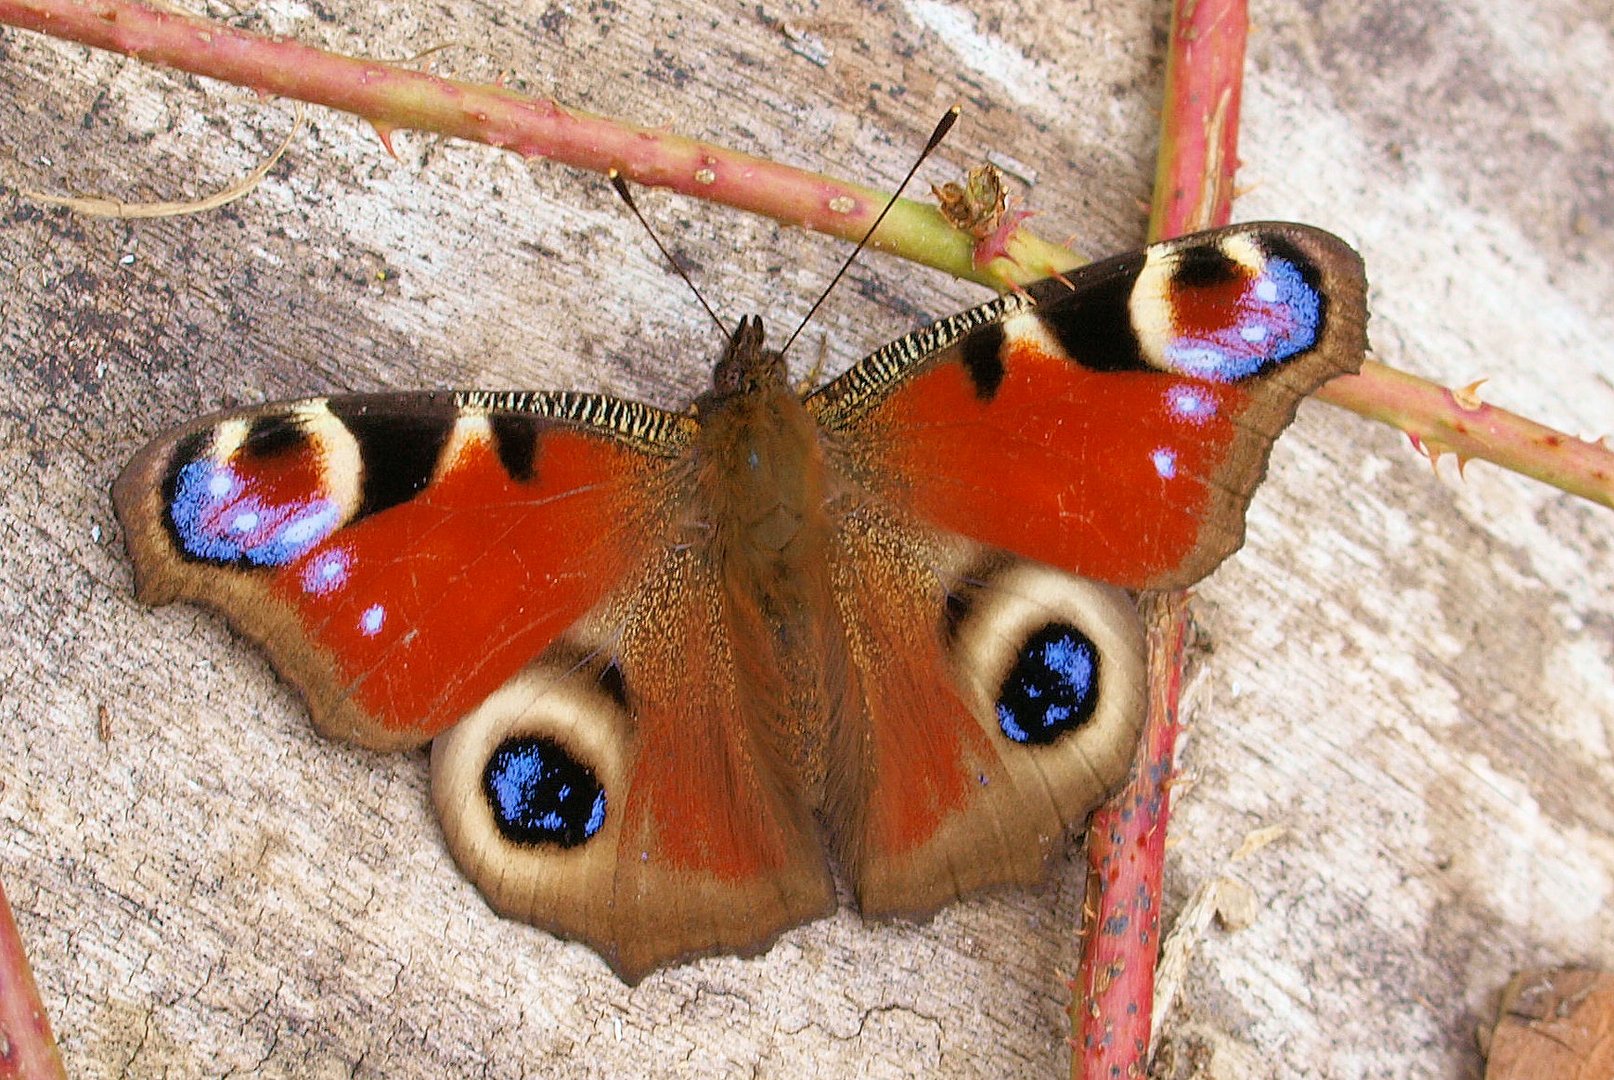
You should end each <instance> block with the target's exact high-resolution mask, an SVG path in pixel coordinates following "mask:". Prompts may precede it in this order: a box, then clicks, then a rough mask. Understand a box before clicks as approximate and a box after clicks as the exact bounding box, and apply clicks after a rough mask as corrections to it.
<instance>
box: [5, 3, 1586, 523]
mask: <svg viewBox="0 0 1614 1080" xmlns="http://www.w3.org/2000/svg"><path fill="white" fill-rule="evenodd" d="M1210 8H1212V9H1214V10H1213V11H1212V12H1211V16H1212V17H1209V18H1205V17H1198V16H1196V18H1195V19H1194V20H1193V21H1194V22H1195V29H1194V30H1193V31H1192V33H1193V35H1194V36H1192V37H1188V38H1178V37H1174V38H1173V42H1174V45H1173V51H1174V53H1177V52H1180V53H1182V54H1183V55H1184V56H1186V57H1187V58H1188V61H1189V62H1188V63H1186V64H1184V63H1182V62H1181V61H1175V62H1176V63H1177V71H1178V72H1179V73H1182V72H1186V73H1188V75H1189V76H1191V77H1189V78H1184V77H1183V76H1182V75H1181V74H1178V75H1177V76H1176V77H1175V81H1174V83H1173V87H1174V89H1173V90H1172V94H1173V95H1174V96H1173V98H1172V99H1171V100H1169V101H1168V102H1167V108H1166V111H1165V119H1166V125H1167V130H1166V135H1165V140H1164V141H1165V143H1166V145H1174V146H1177V147H1179V148H1180V151H1181V153H1182V154H1184V155H1189V156H1190V157H1192V158H1193V160H1192V162H1191V164H1192V169H1193V170H1214V171H1215V172H1216V174H1217V175H1219V176H1223V177H1226V176H1230V175H1231V170H1232V166H1233V163H1234V144H1233V142H1232V141H1231V138H1230V136H1231V135H1232V134H1233V132H1235V131H1236V124H1233V123H1232V118H1233V117H1235V116H1236V115H1237V109H1238V90H1237V87H1236V85H1229V84H1228V82H1227V80H1226V79H1225V77H1223V76H1216V77H1215V78H1211V79H1201V78H1199V76H1198V75H1197V73H1199V72H1210V73H1212V74H1213V75H1215V65H1217V64H1221V63H1223V62H1224V61H1223V60H1222V59H1220V57H1222V55H1223V54H1222V53H1221V52H1220V51H1219V50H1217V49H1215V48H1209V47H1207V45H1206V43H1207V42H1210V41H1213V40H1215V39H1214V37H1213V36H1212V35H1213V34H1214V32H1215V30H1216V25H1215V21H1214V20H1215V18H1222V17H1225V15H1224V14H1222V12H1223V11H1224V10H1225V5H1223V6H1217V5H1214V4H1213V5H1210ZM0 25H11V26H17V27H22V28H25V29H30V30H37V31H39V32H41V33H45V34H50V35H52V36H54V37H58V38H62V39H65V40H69V41H77V42H81V43H83V44H86V45H92V46H95V47H98V48H104V49H109V50H112V51H114V52H121V53H124V54H126V55H130V56H134V57H137V58H139V59H142V60H146V61H149V62H152V63H157V64H163V65H166V66H168V67H172V68H176V69H178V70H181V71H187V72H190V73H192V74H195V75H202V76H207V77H210V78H216V79H222V80H225V81H228V82H233V83H236V84H239V85H241V86H247V87H252V88H254V89H257V90H259V91H262V92H263V93H266V94H281V95H285V96H288V97H293V98H297V99H300V100H303V101H308V102H312V103H316V104H323V105H328V106H330V107H332V108H337V109H344V110H347V111H349V112H352V113H354V114H356V115H358V116H361V117H363V118H365V119H367V120H369V121H370V123H372V124H373V125H375V127H376V129H377V131H379V132H381V133H382V134H383V137H384V138H390V136H391V133H392V132H395V131H398V130H403V129H417V130H422V131H430V132H437V133H441V134H446V135H452V136H456V137H459V138H464V139H468V140H472V141H478V142H484V143H488V144H490V145H493V146H502V147H506V148H509V149H511V150H515V151H517V152H519V153H522V154H526V155H534V156H542V157H547V158H550V159H552V160H555V161H560V162H565V163H568V164H571V165H576V166H580V167H582V168H590V169H597V170H602V171H603V170H605V169H608V168H613V167H614V168H617V169H619V170H620V171H621V172H622V174H623V175H624V176H626V177H628V178H629V179H630V180H634V181H636V182H638V183H642V184H649V185H659V186H663V187H669V188H672V189H674V190H676V191H679V192H682V193H684V194H688V195H693V196H695V197H697V198H703V199H709V200H712V201H714V202H721V203H726V204H728V205H731V206H735V207H738V208H740V209H744V210H751V211H753V212H756V213H760V214H765V215H767V216H769V217H772V218H774V219H775V220H777V221H781V222H785V223H787V224H798V225H804V226H807V227H809V228H813V229H818V230H820V231H823V232H828V233H832V234H834V235H836V236H841V237H845V238H847V239H856V238H858V237H860V236H861V235H862V233H863V231H864V230H865V229H866V228H867V227H868V224H869V222H870V221H871V220H872V215H873V214H874V212H875V208H876V207H877V205H878V204H879V202H880V200H881V199H882V198H883V197H882V196H880V195H878V194H877V193H875V192H873V191H871V190H870V189H868V188H865V187H861V186H859V185H856V184H849V183H846V182H844V181H839V180H835V179H833V178H830V177H826V176H821V175H818V174H814V173H808V172H803V171H801V170H797V169H791V168H787V167H785V166H782V165H776V164H774V163H772V162H768V161H764V160H762V159H759V158H756V157H752V156H750V155H747V154H740V153H736V152H734V151H731V150H726V149H723V148H721V147H717V146H713V145H711V144H709V143H703V142H699V141H697V140H693V139H685V138H681V137H679V136H676V135H672V134H670V133H668V132H665V131H658V130H654V129H650V128H643V127H636V126H634V125H631V124H624V123H621V122H619V121H614V120H610V119H606V118H604V117H599V116H594V115H592V114H589V113H586V112H581V111H579V110H575V109H568V108H565V107H563V106H562V105H560V104H559V103H557V102H555V101H553V100H549V99H543V98H532V97H525V96H523V95H520V94H516V93H514V92H512V91H508V90H504V89H501V88H496V87H482V86H475V85H471V84H467V83H461V82H455V81H453V80H450V79H442V78H438V77H436V76H432V75H426V74H423V73H420V72H417V71H413V70H409V69H407V68H400V67H396V66H393V65H389V64H384V63H381V62H378V61H372V60H363V59H355V58H353V57H346V56H339V55H336V54H333V53H328V52H324V51H321V50H318V49H314V48H310V47H309V46H306V45H300V44H298V43H296V42H291V41H286V40H283V39H274V38H268V37H262V36H260V35H256V34H249V33H245V32H243V31H240V30H234V29H231V28H229V27H227V26H224V25H222V24H219V23H212V22H207V21H205V20H201V19H193V18H187V17H184V16H179V15H173V14H169V13H166V12H158V11H154V10H152V9H150V8H147V7H144V6H142V5H141V4H138V3H135V2H132V0H0ZM1235 82H1236V81H1235ZM1188 106H1193V107H1194V108H1195V109H1196V110H1198V113H1199V115H1201V117H1202V118H1204V119H1205V122H1206V124H1208V125H1209V127H1208V128H1205V127H1203V126H1202V127H1200V128H1198V129H1195V128H1193V127H1192V126H1190V127H1189V128H1187V129H1184V130H1183V134H1182V136H1181V137H1179V136H1178V135H1177V134H1176V129H1175V128H1173V127H1172V125H1174V124H1179V123H1180V121H1179V120H1177V119H1174V118H1175V117H1179V116H1183V115H1186V114H1185V113H1184V112H1183V111H1182V110H1183V109H1184V108H1186V107H1188ZM1207 131H1208V132H1209V133H1210V134H1209V135H1207V134H1206V133H1205V132H1207ZM1169 159H1170V155H1163V156H1162V165H1161V167H1162V168H1167V167H1168V166H1167V162H1168V160H1169ZM1190 174H1191V170H1188V169H1183V168H1177V169H1176V170H1175V171H1174V172H1172V173H1171V174H1169V175H1168V174H1162V175H1161V178H1160V181H1159V185H1158V186H1159V189H1160V190H1161V191H1162V192H1163V196H1162V198H1161V199H1159V200H1157V201H1156V207H1157V209H1156V221H1155V232H1156V234H1157V235H1165V234H1166V233H1168V232H1174V231H1178V225H1180V223H1181V222H1183V221H1188V220H1204V221H1220V220H1224V216H1223V212H1222V207H1224V206H1225V204H1226V202H1227V200H1228V199H1229V198H1230V195H1231V187H1230V181H1219V182H1217V183H1215V184H1212V185H1209V186H1204V185H1200V186H1196V185H1194V184H1192V183H1183V182H1181V181H1183V180H1184V179H1185V178H1187V179H1192V177H1191V175H1190ZM1168 184H1169V185H1171V186H1169V187H1168V186H1166V185H1168ZM1203 215H1208V216H1203ZM1173 222H1176V223H1177V224H1173ZM874 246H875V247H876V248H877V249H880V250H886V251H890V252H892V253H895V254H898V255H900V256H901V257H903V258H905V259H909V260H912V261H915V262H919V263H923V264H925V265H927V266H933V267H935V268H937V269H939V270H943V271H945V272H947V273H950V274H953V275H954V276H956V277H961V278H970V279H973V280H975V281H979V282H981V283H983V284H986V285H990V286H993V287H995V288H1002V287H1003V286H1004V285H1005V284H1007V283H1011V282H1012V283H1015V284H1024V283H1026V282H1029V281H1032V280H1035V279H1036V278H1039V277H1045V276H1047V275H1048V274H1049V273H1051V272H1054V271H1058V270H1068V269H1070V268H1071V267H1074V266H1076V265H1079V263H1080V261H1081V260H1080V259H1079V258H1078V257H1077V256H1076V255H1074V254H1073V253H1071V252H1070V251H1068V250H1066V249H1064V248H1061V247H1060V246H1058V245H1057V244H1053V243H1051V242H1049V241H1047V240H1044V239H1042V238H1041V237H1038V236H1036V235H1035V234H1034V233H1032V232H1030V231H1029V230H1027V229H1024V228H1021V229H1018V230H1016V231H1015V232H1014V234H1013V236H1012V238H1011V239H1010V241H1009V254H1010V256H1012V258H1003V259H997V260H994V261H993V262H991V263H989V264H987V265H986V266H984V267H977V266H975V265H974V261H973V257H974V245H973V244H972V243H971V241H970V238H969V237H967V236H965V235H964V234H962V233H960V232H958V231H956V230H954V229H951V228H949V227H948V226H947V224H946V223H945V222H944V221H943V220H942V218H941V216H940V214H939V213H937V211H936V210H935V208H934V207H929V206H923V205H921V204H919V203H915V202H912V201H910V200H903V201H901V202H900V203H899V204H898V205H897V207H896V208H895V209H894V210H893V211H892V213H891V215H890V216H889V217H888V218H887V219H886V221H885V224H883V225H882V226H881V227H880V231H879V233H878V234H877V236H876V239H875V243H874ZM1363 379H1364V381H1362V382H1359V383H1358V384H1357V388H1356V390H1355V392H1353V393H1351V394H1348V395H1347V394H1344V393H1340V394H1333V393H1325V394H1323V395H1320V396H1322V397H1323V398H1324V399H1325V400H1330V401H1335V402H1337V403H1341V404H1346V403H1348V405H1347V407H1351V408H1355V409H1357V410H1358V411H1361V412H1363V413H1364V414H1366V415H1372V416H1376V417H1385V416H1389V415H1392V414H1393V415H1394V417H1395V422H1396V423H1398V424H1400V425H1401V426H1402V428H1403V429H1404V430H1405V431H1406V432H1407V433H1408V434H1409V435H1410V436H1412V437H1413V438H1414V439H1415V440H1421V441H1422V442H1423V443H1424V444H1436V443H1439V442H1440V433H1441V432H1442V431H1443V430H1445V429H1447V428H1449V427H1450V426H1451V424H1450V421H1451V409H1450V403H1449V401H1447V400H1445V399H1442V398H1441V397H1440V396H1439V395H1427V394H1426V395H1416V396H1415V397H1411V398H1409V396H1408V395H1405V394H1397V393H1396V392H1395V391H1394V390H1393V389H1392V388H1390V387H1389V386H1388V385H1387V384H1386V383H1385V381H1384V380H1379V379H1376V378H1374V377H1373V375H1371V374H1369V375H1366V376H1364V377H1363ZM1381 394H1383V395H1385V397H1384V399H1383V400H1380V395H1381ZM1390 397H1395V398H1396V403H1395V404H1394V405H1392V404H1391V402H1390V400H1389V399H1390ZM1414 407H1415V408H1416V409H1428V410H1430V411H1428V412H1420V411H1410V410H1411V409H1412V408H1414ZM1526 428H1534V425H1529V424H1528V423H1527V422H1525V421H1518V422H1516V423H1509V422H1501V421H1499V422H1497V423H1494V424H1489V425H1486V426H1484V428H1483V432H1484V433H1483V434H1481V429H1479V428H1472V429H1471V433H1472V434H1471V437H1472V438H1475V439H1487V440H1488V439H1493V438H1494V439H1495V440H1497V442H1496V443H1494V444H1493V443H1489V442H1487V443H1486V444H1485V446H1484V447H1483V448H1482V449H1483V451H1484V452H1476V453H1473V454H1467V453H1466V451H1465V455H1466V456H1474V457H1486V458H1489V459H1490V460H1493V461H1497V462H1499V463H1503V464H1507V465H1508V466H1509V467H1512V468H1517V469H1518V470H1519V471H1521V472H1524V473H1526V474H1527V475H1530V476H1536V477H1541V478H1544V479H1547V480H1548V482H1554V483H1560V484H1561V486H1563V487H1564V488H1565V489H1566V490H1572V491H1575V492H1576V493H1577V494H1587V495H1588V497H1590V498H1593V499H1597V500H1598V501H1601V502H1605V503H1610V502H1614V484H1611V483H1610V482H1609V481H1608V480H1607V476H1608V474H1609V472H1610V471H1614V455H1610V454H1609V453H1608V452H1607V451H1606V450H1602V449H1600V448H1597V447H1595V446H1592V445H1591V444H1587V446H1583V447H1582V448H1580V449H1578V450H1577V451H1576V452H1575V453H1564V452H1561V451H1560V450H1558V449H1557V447H1555V446H1552V445H1551V444H1550V441H1549V440H1547V439H1544V438H1537V437H1535V436H1534V435H1530V436H1524V435H1521V434H1520V432H1522V431H1524V430H1525V429H1526ZM1551 434H1554V435H1557V433H1551ZM1557 437H1558V438H1559V439H1560V440H1567V438H1568V437H1567V436H1563V435H1557ZM1587 447H1590V448H1589V449H1588V448H1587ZM1558 477H1563V478H1565V479H1564V480H1562V481H1561V482H1560V481H1559V480H1557V479H1554V478H1558Z"/></svg>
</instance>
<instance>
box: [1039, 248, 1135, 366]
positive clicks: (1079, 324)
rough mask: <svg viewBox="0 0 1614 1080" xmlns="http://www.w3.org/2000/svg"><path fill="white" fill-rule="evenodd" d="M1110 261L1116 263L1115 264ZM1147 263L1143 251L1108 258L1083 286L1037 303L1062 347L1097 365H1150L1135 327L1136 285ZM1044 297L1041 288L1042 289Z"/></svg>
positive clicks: (1083, 361) (1079, 359) (1074, 357)
mask: <svg viewBox="0 0 1614 1080" xmlns="http://www.w3.org/2000/svg"><path fill="white" fill-rule="evenodd" d="M1110 263H1114V265H1113V266H1111V265H1110ZM1142 269H1143V256H1141V255H1129V256H1125V257H1123V258H1120V259H1114V260H1108V261H1107V262H1106V263H1104V264H1101V265H1099V266H1097V267H1095V270H1096V271H1097V272H1095V273H1093V274H1091V275H1084V276H1083V279H1082V282H1081V285H1082V287H1081V288H1080V289H1078V290H1077V291H1076V292H1071V291H1070V290H1068V289H1066V288H1065V287H1064V286H1063V285H1060V286H1059V288H1060V289H1062V290H1063V294H1062V295H1057V294H1056V295H1053V296H1051V297H1050V298H1049V299H1048V300H1047V301H1046V302H1045V303H1044V304H1043V305H1042V306H1040V307H1038V308H1037V316H1038V317H1039V318H1041V319H1042V321H1043V325H1045V326H1046V327H1047V328H1048V329H1049V331H1050V332H1052V333H1053V335H1054V338H1055V339H1056V340H1057V341H1058V342H1059V345H1060V348H1062V349H1064V350H1065V354H1066V355H1067V356H1069V357H1070V358H1071V359H1072V360H1074V361H1075V362H1076V363H1078V364H1081V365H1082V366H1083V367H1085V368H1090V369H1091V370H1093V371H1148V370H1151V369H1150V367H1149V365H1148V363H1147V362H1146V361H1145V360H1144V359H1143V352H1142V350H1141V348H1140V347H1139V345H1138V335H1137V333H1136V332H1135V331H1134V330H1133V329H1132V310H1131V301H1132V286H1133V285H1135V284H1136V283H1137V280H1138V273H1139V272H1140V271H1141V270H1142ZM1039 298H1040V294H1039Z"/></svg>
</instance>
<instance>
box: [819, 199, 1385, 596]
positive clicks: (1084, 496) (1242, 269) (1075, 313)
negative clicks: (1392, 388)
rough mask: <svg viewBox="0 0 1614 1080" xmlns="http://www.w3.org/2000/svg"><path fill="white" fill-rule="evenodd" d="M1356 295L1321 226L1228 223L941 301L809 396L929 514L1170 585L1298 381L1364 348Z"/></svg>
mask: <svg viewBox="0 0 1614 1080" xmlns="http://www.w3.org/2000/svg"><path fill="white" fill-rule="evenodd" d="M1365 304H1366V283H1365V279H1364V277H1363V273H1362V264H1361V259H1360V257H1359V256H1358V255H1357V254H1356V253H1355V252H1354V251H1352V250H1351V249H1350V248H1349V247H1348V246H1346V245H1345V244H1344V243H1343V242H1342V241H1340V240H1339V239H1337V238H1336V237H1334V236H1332V235H1330V234H1328V233H1325V232H1322V231H1320V230H1317V229H1311V228H1307V227H1305V226H1301V225H1289V224H1272V223H1267V224H1253V225H1238V226H1233V227H1231V228H1227V229H1221V230H1217V231H1215V232H1210V233H1201V234H1198V235H1195V236H1191V237H1185V238H1183V239H1181V240H1174V241H1169V242H1167V243H1163V244H1156V245H1154V246H1153V247H1150V248H1147V249H1145V250H1144V251H1141V252H1136V253H1133V254H1130V255H1122V256H1117V257H1116V258H1113V259H1106V260H1104V261H1102V262H1097V263H1093V264H1091V265H1089V266H1086V267H1083V268H1082V269H1080V270H1077V271H1074V272H1073V273H1071V274H1069V275H1067V277H1066V278H1065V279H1060V278H1050V279H1047V280H1044V281H1041V282H1037V283H1035V284H1033V285H1031V286H1028V288H1027V289H1026V291H1025V292H1024V293H1015V294H1009V295H1007V296H1004V297H1001V298H999V299H998V300H995V301H993V302H991V303H989V304H986V305H983V306H981V307H979V308H975V309H973V310H971V311H967V312H964V313H963V314H960V315H957V316H954V317H953V318H950V319H945V320H943V321H941V322H939V323H936V324H935V325H933V326H931V327H929V328H927V329H925V330H922V331H919V332H918V333H915V334H910V335H909V336H908V337H905V338H902V339H899V340H898V341H896V342H893V343H892V344H891V345H888V346H886V347H885V348H884V349H881V350H880V351H878V352H876V353H874V354H873V355H871V356H870V357H868V358H867V359H865V360H863V361H862V362H860V363H859V364H857V365H856V366H854V367H853V368H851V369H850V370H849V371H847V372H846V373H845V374H844V375H842V376H840V377H839V378H837V379H835V380H834V381H832V382H830V383H829V384H828V385H826V386H825V387H823V388H822V389H820V390H818V391H817V392H815V393H813V394H812V395H810V396H809V397H808V400H807V404H808V409H809V411H811V412H812V413H813V414H814V415H815V416H816V417H817V418H818V419H819V421H820V422H821V423H822V424H823V425H824V427H825V428H826V429H827V431H828V432H829V433H830V436H829V438H830V439H831V444H832V447H833V451H832V452H833V453H834V454H835V456H836V457H837V458H838V460H839V462H840V465H841V467H842V468H843V469H845V470H846V471H847V472H848V473H849V474H850V475H852V476H854V477H856V478H857V480H858V482H859V483H860V484H862V485H863V486H865V487H866V488H868V489H869V490H871V491H874V492H878V493H880V494H881V495H882V496H883V497H886V498H889V499H891V500H892V501H894V502H897V503H899V504H901V505H903V506H905V507H906V508H908V509H909V510H911V511H912V512H913V513H914V514H915V515H916V516H918V517H919V518H921V519H923V520H925V521H928V522H930V523H931V524H933V525H935V526H938V527H940V528H944V529H948V530H951V531H954V532H958V533H962V534H964V535H966V536H969V537H972V538H973V539H976V540H978V541H982V542H985V543H988V544H993V545H995V546H999V547H1003V548H1007V549H1009V550H1011V551H1015V552H1017V553H1019V554H1021V555H1024V556H1026V557H1028V558H1033V559H1038V560H1040V561H1043V562H1047V563H1051V564H1053V565H1055V566H1059V567H1062V568H1064V569H1066V570H1069V571H1071V572H1072V573H1078V574H1082V575H1084V576H1087V577H1092V578H1097V579H1099V580H1102V581H1107V582H1109V583H1111V584H1115V585H1121V586H1124V587H1127V588H1133V589H1162V588H1172V587H1179V586H1183V585H1186V584H1189V583H1192V582H1194V581H1197V580H1198V579H1199V578H1201V577H1204V576H1205V575H1206V574H1207V573H1209V572H1210V571H1211V570H1212V569H1213V568H1214V567H1215V566H1216V564H1217V563H1219V562H1220V561H1221V560H1222V559H1223V558H1225V557H1226V556H1227V555H1228V554H1230V553H1231V552H1232V551H1234V550H1236V549H1237V548H1238V546H1239V544H1240V543H1242V542H1243V537H1244V512H1245V509H1246V507H1247V506H1248V503H1249V499H1250V495H1251V493H1252V492H1253V491H1254V489H1255V486H1256V484H1258V483H1259V482H1260V479H1261V476H1262V475H1263V473H1264V472H1265V469H1266V460H1267V456H1268V452H1269V449H1270V447H1271V444H1272V440H1273V439H1274V438H1275V437H1276V436H1277V434H1278V432H1279V431H1281V430H1282V428H1283V427H1284V426H1285V425H1287V424H1288V422H1289V421H1290V420H1291V419H1292V418H1293V416H1294V412H1295V408H1296V406H1297V405H1298V403H1299V400H1300V398H1301V397H1303V396H1304V395H1305V394H1307V393H1309V392H1311V391H1312V390H1314V389H1316V388H1317V387H1318V386H1319V385H1321V384H1322V383H1323V382H1326V381H1327V380H1328V379H1330V378H1333V377H1334V376H1336V375H1340V374H1344V373H1346V372H1349V371H1354V370H1355V369H1356V367H1357V366H1359V365H1360V363H1361V359H1362V355H1363V351H1364V349H1365V347H1366V340H1365V329H1364V324H1365Z"/></svg>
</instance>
